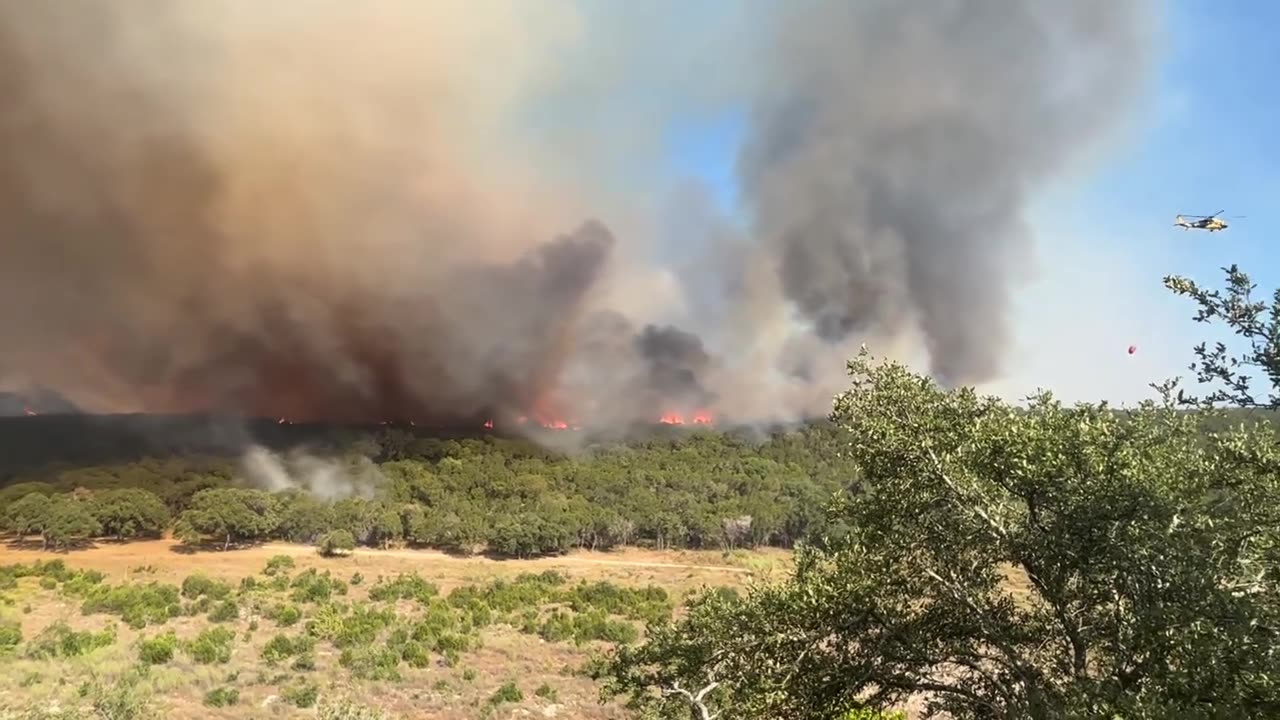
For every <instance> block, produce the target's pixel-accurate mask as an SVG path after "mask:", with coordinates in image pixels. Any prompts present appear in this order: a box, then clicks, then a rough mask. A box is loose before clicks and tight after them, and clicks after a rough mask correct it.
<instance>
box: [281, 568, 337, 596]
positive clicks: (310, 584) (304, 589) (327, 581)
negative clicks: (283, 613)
mask: <svg viewBox="0 0 1280 720" xmlns="http://www.w3.org/2000/svg"><path fill="white" fill-rule="evenodd" d="M290 586H291V587H292V588H293V592H292V593H291V594H290V596H289V597H290V599H292V600H293V601H294V602H302V603H307V602H310V603H318V602H325V601H327V600H329V599H330V598H331V597H333V596H334V595H346V594H347V586H346V584H345V583H343V582H342V581H341V580H338V579H337V578H335V577H333V576H331V575H330V574H329V571H328V570H325V571H324V573H323V574H321V573H319V572H318V571H316V569H315V568H311V569H309V570H307V571H305V572H303V573H301V574H299V575H298V576H297V577H296V578H294V579H293V582H292V583H290Z"/></svg>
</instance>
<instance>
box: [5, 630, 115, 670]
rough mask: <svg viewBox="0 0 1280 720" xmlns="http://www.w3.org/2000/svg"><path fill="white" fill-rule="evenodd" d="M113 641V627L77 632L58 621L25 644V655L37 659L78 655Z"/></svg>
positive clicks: (110, 643)
mask: <svg viewBox="0 0 1280 720" xmlns="http://www.w3.org/2000/svg"><path fill="white" fill-rule="evenodd" d="M115 641H116V630H115V628H114V627H110V628H107V629H106V630H103V631H102V632H97V633H95V632H88V631H81V632H77V631H75V630H72V629H71V628H70V627H68V626H67V624H66V623H64V622H61V621H58V622H55V623H53V624H52V625H50V626H49V627H47V628H45V629H44V630H42V631H41V632H40V634H39V635H36V636H35V637H34V638H32V640H31V642H30V643H29V644H28V646H27V651H26V655H27V657H29V658H33V659H37V660H43V659H47V658H56V657H62V658H70V657H79V656H81V655H86V654H88V653H90V652H92V651H94V650H97V649H98V648H103V647H107V646H109V645H112V644H114V643H115Z"/></svg>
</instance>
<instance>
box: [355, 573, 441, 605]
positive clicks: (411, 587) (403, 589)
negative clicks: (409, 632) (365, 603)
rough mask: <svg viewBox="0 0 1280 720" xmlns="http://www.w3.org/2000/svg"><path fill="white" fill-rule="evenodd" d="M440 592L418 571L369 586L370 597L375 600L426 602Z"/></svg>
mask: <svg viewBox="0 0 1280 720" xmlns="http://www.w3.org/2000/svg"><path fill="white" fill-rule="evenodd" d="M439 593H440V589H439V588H437V587H436V586H435V585H433V584H432V583H430V582H427V581H426V580H423V579H422V578H421V577H419V576H418V574H417V573H410V574H408V575H406V574H403V573H401V574H399V575H397V576H396V578H395V579H394V580H392V581H391V582H379V583H378V584H376V585H374V586H373V587H371V588H369V599H370V600H373V601H375V602H386V601H395V600H416V601H418V602H420V603H423V604H426V603H428V602H430V600H431V599H432V598H434V597H435V596H436V595H438V594H439Z"/></svg>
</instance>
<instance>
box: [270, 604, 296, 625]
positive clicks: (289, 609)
mask: <svg viewBox="0 0 1280 720" xmlns="http://www.w3.org/2000/svg"><path fill="white" fill-rule="evenodd" d="M264 614H265V615H266V617H267V619H268V620H270V621H272V622H274V623H275V624H276V625H279V626H280V627H290V626H293V625H296V624H297V623H298V621H299V620H301V619H302V611H300V610H298V608H297V606H296V605H276V606H274V607H272V608H271V609H269V610H267V612H266V613H264Z"/></svg>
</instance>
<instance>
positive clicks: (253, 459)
mask: <svg viewBox="0 0 1280 720" xmlns="http://www.w3.org/2000/svg"><path fill="white" fill-rule="evenodd" d="M242 465H243V472H244V475H245V478H246V479H247V480H249V481H250V482H252V483H254V484H255V485H257V486H259V487H261V488H263V489H265V490H270V491H271V492H282V491H285V490H304V491H306V492H308V493H310V494H312V495H315V496H316V497H320V498H323V499H325V500H339V499H342V498H345V497H352V496H356V497H363V498H366V499H368V498H372V497H373V495H374V492H375V490H376V489H377V486H378V484H379V483H380V482H382V480H383V477H382V474H381V473H380V472H379V471H378V467H377V466H376V465H374V464H373V463H372V462H370V461H369V460H368V458H359V459H356V460H352V461H350V462H342V461H339V460H334V459H330V458H320V457H315V456H313V455H309V454H307V453H306V452H303V451H301V450H294V451H293V452H290V453H289V454H287V455H278V454H276V453H273V452H271V451H270V450H268V449H267V448H264V447H261V446H258V445H254V446H252V447H250V448H249V449H248V450H247V451H245V453H244V457H243V459H242Z"/></svg>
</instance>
